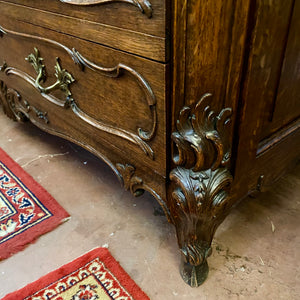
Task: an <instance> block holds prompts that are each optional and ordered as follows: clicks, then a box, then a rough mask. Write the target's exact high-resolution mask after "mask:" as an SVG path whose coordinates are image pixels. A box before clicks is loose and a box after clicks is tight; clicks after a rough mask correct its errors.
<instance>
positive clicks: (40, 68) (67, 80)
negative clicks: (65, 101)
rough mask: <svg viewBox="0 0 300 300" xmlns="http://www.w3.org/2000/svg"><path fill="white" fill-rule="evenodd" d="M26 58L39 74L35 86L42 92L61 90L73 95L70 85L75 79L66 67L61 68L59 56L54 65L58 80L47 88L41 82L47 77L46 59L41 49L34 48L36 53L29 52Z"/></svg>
mask: <svg viewBox="0 0 300 300" xmlns="http://www.w3.org/2000/svg"><path fill="white" fill-rule="evenodd" d="M26 60H27V61H28V62H29V63H30V64H31V65H32V66H33V67H34V69H35V71H36V73H37V74H38V76H37V78H36V79H35V86H36V88H38V89H39V91H40V92H41V93H44V94H49V93H51V92H52V91H55V90H61V91H63V92H64V93H65V95H66V96H67V97H69V96H71V92H70V90H69V85H70V84H71V83H72V82H74V81H75V79H74V78H73V76H72V75H71V74H70V73H68V72H67V71H66V70H65V69H62V68H61V66H60V63H59V59H58V58H56V65H55V67H54V68H55V76H56V78H57V80H56V82H55V83H54V84H52V85H51V86H48V87H46V88H44V87H42V86H41V84H40V82H44V81H45V79H46V70H45V66H44V65H43V60H44V59H43V58H42V57H40V53H39V50H38V49H37V48H34V53H31V54H29V55H28V57H27V58H26Z"/></svg>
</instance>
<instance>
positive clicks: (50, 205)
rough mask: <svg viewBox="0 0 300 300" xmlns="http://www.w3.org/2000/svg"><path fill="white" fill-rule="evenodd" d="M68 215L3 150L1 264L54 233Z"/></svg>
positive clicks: (0, 156) (0, 165)
mask: <svg viewBox="0 0 300 300" xmlns="http://www.w3.org/2000/svg"><path fill="white" fill-rule="evenodd" d="M68 217H69V215H68V213H67V212H66V211H65V210H64V209H63V208H62V207H61V206H60V205H59V204H58V203H57V202H56V201H55V200H54V198H53V197H52V196H51V195H50V194H49V193H48V192H47V191H46V190H45V189H44V188H42V187H41V186H40V185H39V184H38V183H37V182H36V181H35V180H34V179H33V178H32V177H31V176H30V175H29V174H27V173H26V172H25V171H24V170H23V169H22V168H21V167H20V166H19V165H18V164H17V163H16V162H15V161H13V160H12V159H11V158H10V157H9V156H8V155H7V154H6V153H5V152H4V151H3V150H2V149H1V148H0V260H2V259H4V258H7V257H9V256H11V255H12V254H14V253H16V252H18V251H20V250H22V249H23V248H24V247H25V246H26V245H28V244H29V243H32V242H33V241H34V240H35V239H36V238H37V237H39V236H40V235H42V234H44V233H46V232H48V231H50V230H52V229H54V228H55V227H56V226H57V225H59V224H61V223H62V222H64V221H65V220H67V218H68Z"/></svg>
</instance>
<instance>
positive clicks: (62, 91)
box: [0, 0, 300, 286]
mask: <svg viewBox="0 0 300 300" xmlns="http://www.w3.org/2000/svg"><path fill="white" fill-rule="evenodd" d="M67 2H68V3H67ZM143 13H144V14H143ZM0 14H1V19H0V102H1V103H2V106H3V109H4V111H5V113H6V114H7V115H8V116H9V117H10V118H12V119H14V120H16V121H20V122H24V121H26V120H30V121H31V122H32V123H33V124H35V125H36V126H38V127H39V128H41V129H42V130H45V131H47V132H49V133H51V134H54V135H58V136H60V137H63V138H65V139H68V140H70V141H73V142H75V143H77V144H79V145H80V146H82V147H84V148H86V149H87V150H89V151H90V152H92V153H94V154H95V155H97V156H98V157H100V158H101V159H103V160H104V161H105V162H106V163H107V164H108V165H109V166H110V167H111V168H112V170H113V171H114V172H115V174H116V175H117V176H118V178H119V180H120V182H121V184H123V186H124V188H125V189H126V190H129V191H130V192H131V193H132V194H133V195H134V196H139V195H140V194H142V193H143V191H144V190H146V191H148V192H150V193H151V194H152V195H153V196H154V197H155V198H156V199H157V201H158V202H159V204H160V205H161V207H162V210H163V212H164V213H165V215H166V217H167V219H168V221H169V222H170V223H172V224H173V225H174V226H175V228H176V234H177V239H178V246H179V252H180V253H181V256H182V265H181V275H182V277H183V279H184V280H185V282H187V283H188V284H189V285H191V286H198V285H200V284H202V283H203V281H204V280H205V279H206V277H207V274H208V265H207V257H208V256H209V255H210V254H211V242H212V239H213V236H214V233H215V232H216V230H217V228H218V226H219V225H220V224H221V223H222V221H223V220H224V218H225V217H226V216H227V215H228V214H229V212H230V210H231V209H232V207H234V205H235V204H237V203H238V202H239V201H240V200H241V199H242V198H243V197H245V196H246V195H247V194H249V193H252V192H253V191H263V190H264V189H265V188H266V187H267V186H268V185H269V184H270V183H272V182H273V181H274V180H276V179H277V178H278V177H279V176H280V175H281V174H283V172H285V171H286V170H287V169H289V168H290V167H292V166H293V165H294V164H295V163H296V162H297V161H298V160H299V158H300V144H299V141H300V136H299V134H300V119H299V116H300V106H299V105H300V99H299V92H300V91H299V86H300V85H299V81H300V77H299V57H300V56H299V53H300V44H299V28H300V23H299V20H300V4H299V1H294V0H287V1H281V0H280V1H268V0H259V1H251V0H246V1H242V0H238V1H234V0H229V1H221V0H218V1H209V0H204V1H197V0H190V1H187V0H178V1H169V0H168V1H160V0H134V1H133V0H124V1H123V0H120V1H115V0H99V1H98V0H78V1H77V0H74V1H73V0H72V1H67V0H62V1H59V0H45V1H41V0H40V1H33V0H24V1H19V0H6V1H4V0H0Z"/></svg>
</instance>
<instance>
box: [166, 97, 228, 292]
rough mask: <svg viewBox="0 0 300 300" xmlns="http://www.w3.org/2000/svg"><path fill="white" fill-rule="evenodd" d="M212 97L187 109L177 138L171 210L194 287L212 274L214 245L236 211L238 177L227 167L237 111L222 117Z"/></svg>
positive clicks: (188, 279) (187, 274)
mask: <svg viewBox="0 0 300 300" xmlns="http://www.w3.org/2000/svg"><path fill="white" fill-rule="evenodd" d="M210 96H211V95H210V94H205V95H204V96H203V97H202V98H201V99H200V101H199V102H198V103H197V104H196V105H195V106H194V107H184V108H183V109H182V110H181V112H180V115H179V119H178V121H177V131H176V132H174V133H173V134H172V139H173V141H174V143H175V144H176V147H174V148H175V149H176V150H177V151H174V153H173V161H174V163H175V165H176V166H177V167H175V168H174V169H173V170H172V171H171V172H170V176H169V177H170V185H169V190H168V207H169V210H170V215H171V221H172V223H173V224H174V225H175V228H176V234H177V239H178V246H179V249H180V252H181V254H182V264H181V275H182V277H183V279H184V281H185V282H186V283H188V284H189V285H190V286H192V287H197V286H199V285H201V284H202V283H203V282H204V280H205V279H206V277H207V275H208V264H207V258H208V257H209V256H210V254H211V252H212V250H211V242H212V239H213V236H214V234H215V231H216V229H217V228H218V226H219V225H220V224H221V223H222V222H223V220H224V218H225V217H226V215H227V214H228V212H229V208H230V201H229V191H230V186H231V183H232V176H231V174H230V172H229V170H228V169H227V168H226V165H227V163H228V162H229V159H230V147H229V139H228V131H229V130H228V125H229V124H230V115H231V109H229V108H226V109H223V110H222V111H221V112H220V113H219V114H218V115H217V114H216V113H215V112H214V111H212V110H211V109H210V106H209V99H210Z"/></svg>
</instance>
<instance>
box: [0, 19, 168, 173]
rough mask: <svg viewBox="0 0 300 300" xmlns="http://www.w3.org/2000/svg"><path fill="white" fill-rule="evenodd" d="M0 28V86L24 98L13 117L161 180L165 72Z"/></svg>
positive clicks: (58, 37) (19, 28) (63, 38)
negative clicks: (144, 168)
mask: <svg viewBox="0 0 300 300" xmlns="http://www.w3.org/2000/svg"><path fill="white" fill-rule="evenodd" d="M4 21H5V22H4V23H5V24H6V25H7V28H4V27H2V29H1V30H0V33H1V35H2V37H1V38H0V62H2V61H3V63H2V65H1V71H0V80H2V81H4V82H5V83H6V84H7V85H8V86H13V87H14V89H15V90H16V91H17V92H18V93H20V94H21V95H22V97H23V99H26V103H25V102H24V101H23V102H20V103H19V102H18V101H17V103H15V104H13V105H14V106H15V108H16V110H17V111H16V114H17V116H18V111H20V113H21V114H25V116H27V117H29V118H30V119H31V120H33V121H34V122H36V123H37V125H38V126H40V127H42V128H43V129H44V130H47V131H51V132H53V133H55V134H58V135H66V136H69V137H71V138H72V139H73V140H76V141H78V142H80V143H81V144H84V145H88V146H91V147H93V148H95V149H98V148H99V147H100V148H101V147H104V148H105V147H107V148H109V149H110V150H111V151H112V152H115V153H121V155H123V156H125V157H128V160H129V161H130V159H133V161H137V162H138V161H140V162H141V163H142V164H143V165H146V166H148V167H150V168H153V169H155V170H158V173H160V174H162V175H163V176H164V172H165V166H164V164H165V161H166V158H165V152H164V151H161V149H165V145H166V142H165V133H164V130H163V128H164V127H165V123H166V121H165V99H166V96H165V75H166V67H165V66H164V65H162V64H159V63H155V62H152V61H149V60H146V59H142V58H137V57H134V56H132V55H129V54H125V53H121V52H118V51H116V50H112V49H109V48H106V47H103V46H100V45H97V44H94V43H90V42H86V41H82V40H80V39H75V38H73V37H70V36H67V35H64V34H58V33H55V32H53V31H50V30H47V29H41V28H37V27H36V26H33V25H29V24H22V23H19V22H15V21H12V20H10V21H9V20H5V19H4ZM9 22H11V23H9ZM12 24H13V25H12ZM10 26H14V27H13V28H14V29H13V30H12V29H11V28H12V27H10ZM75 47H76V48H75ZM8 49H9V50H8ZM0 64H1V63H0ZM15 102H16V101H15Z"/></svg>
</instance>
